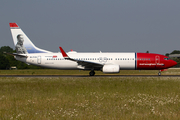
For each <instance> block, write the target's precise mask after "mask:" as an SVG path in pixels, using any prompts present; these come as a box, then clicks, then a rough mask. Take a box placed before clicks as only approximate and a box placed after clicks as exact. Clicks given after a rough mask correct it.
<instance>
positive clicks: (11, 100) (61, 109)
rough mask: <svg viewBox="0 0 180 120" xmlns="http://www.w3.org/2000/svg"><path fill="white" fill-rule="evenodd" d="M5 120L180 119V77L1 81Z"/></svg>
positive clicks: (0, 110)
mask: <svg viewBox="0 0 180 120" xmlns="http://www.w3.org/2000/svg"><path fill="white" fill-rule="evenodd" d="M0 91H1V92H0V119H2V120H4V119H5V120H6V119H7V120H9V119H18V120H24V119H33V120H35V119H36V120H39V119H41V120H47V119H55V120H56V119H77V120H79V119H103V120H105V119H108V120H109V119H122V120H125V119H137V120H139V119H141V120H144V119H163V120H164V119H169V120H171V119H179V118H180V92H179V91H180V78H174V77H173V78H170V77H169V78H166V77H159V78H153V77H141V78H139V77H134V78H129V77H121V78H114V77H112V78H111V77H107V78H92V77H88V78H23V77H18V78H0Z"/></svg>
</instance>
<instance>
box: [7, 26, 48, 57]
mask: <svg viewBox="0 0 180 120" xmlns="http://www.w3.org/2000/svg"><path fill="white" fill-rule="evenodd" d="M9 25H10V29H11V34H12V38H13V41H14V46H15V49H16V52H17V53H18V54H28V53H51V52H50V51H46V50H43V49H40V48H38V47H36V46H35V45H34V44H33V43H32V42H31V40H30V39H29V38H28V37H27V36H26V34H25V33H24V32H23V31H22V30H21V28H20V27H19V26H18V25H17V24H16V23H9Z"/></svg>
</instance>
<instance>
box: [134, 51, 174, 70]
mask: <svg viewBox="0 0 180 120" xmlns="http://www.w3.org/2000/svg"><path fill="white" fill-rule="evenodd" d="M164 58H168V57H166V56H164V55H160V54H153V53H137V58H136V64H137V70H161V69H166V68H168V67H171V61H170V60H165V59H164Z"/></svg>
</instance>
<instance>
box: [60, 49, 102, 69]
mask: <svg viewBox="0 0 180 120" xmlns="http://www.w3.org/2000/svg"><path fill="white" fill-rule="evenodd" d="M59 48H60V51H61V53H62V55H63V57H64V58H65V59H66V60H71V61H75V62H77V63H78V65H81V66H85V67H87V68H101V67H103V64H99V63H95V62H89V61H84V60H76V59H73V58H70V57H69V56H68V55H67V54H66V53H65V52H64V50H63V49H62V47H59Z"/></svg>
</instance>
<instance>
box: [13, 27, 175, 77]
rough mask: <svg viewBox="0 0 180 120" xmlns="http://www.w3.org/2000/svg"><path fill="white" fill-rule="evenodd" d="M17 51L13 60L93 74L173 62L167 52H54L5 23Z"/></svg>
mask: <svg viewBox="0 0 180 120" xmlns="http://www.w3.org/2000/svg"><path fill="white" fill-rule="evenodd" d="M9 25H10V30H11V34H12V38H13V42H14V45H15V49H16V52H17V53H13V54H11V55H13V56H14V57H15V59H16V60H19V61H21V62H24V63H27V64H31V65H36V66H41V67H45V68H51V69H61V70H89V71H90V72H89V75H90V76H94V75H95V71H102V72H103V73H119V72H120V70H159V72H158V75H159V76H160V75H161V71H164V70H165V69H167V68H170V67H173V66H175V65H176V64H177V63H176V62H175V61H173V60H171V59H169V58H168V57H167V56H164V55H161V54H154V53H136V52H129V53H126V52H116V53H114V52H112V53H103V52H97V53H92V52H89V53H83V52H81V53H79V52H76V51H73V50H71V51H70V52H67V53H66V52H65V51H64V50H63V48H62V47H59V49H60V51H61V53H60V52H57V53H54V52H51V51H47V50H44V49H41V48H38V47H36V46H35V45H34V44H33V43H32V42H31V40H30V39H29V38H28V37H27V36H26V34H25V33H24V32H23V31H22V30H21V28H20V27H19V26H18V25H17V24H16V23H9Z"/></svg>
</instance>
